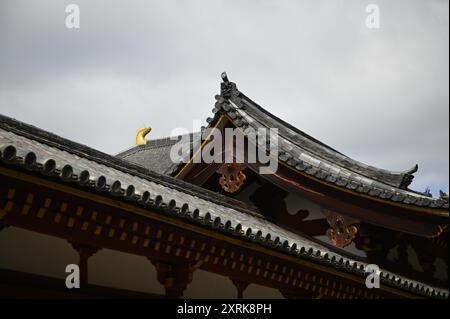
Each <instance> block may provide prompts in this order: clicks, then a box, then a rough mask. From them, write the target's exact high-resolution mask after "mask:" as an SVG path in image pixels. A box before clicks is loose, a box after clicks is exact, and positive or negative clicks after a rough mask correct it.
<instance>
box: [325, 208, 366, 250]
mask: <svg viewBox="0 0 450 319" xmlns="http://www.w3.org/2000/svg"><path fill="white" fill-rule="evenodd" d="M323 213H324V214H325V216H326V218H327V222H328V224H329V225H330V226H331V228H329V229H328V230H327V232H326V234H327V237H328V239H329V240H330V242H331V243H332V244H333V245H334V246H336V247H339V248H344V247H346V246H348V245H350V244H351V243H352V242H353V240H354V239H355V237H356V234H357V233H358V228H356V226H355V225H354V224H357V223H359V220H357V219H353V218H350V217H347V216H344V215H340V214H338V213H335V212H332V211H328V210H324V211H323Z"/></svg>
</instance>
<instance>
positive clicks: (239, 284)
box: [230, 278, 250, 299]
mask: <svg viewBox="0 0 450 319" xmlns="http://www.w3.org/2000/svg"><path fill="white" fill-rule="evenodd" d="M230 279H231V281H232V282H233V285H234V286H235V287H236V289H237V299H243V298H244V290H245V289H247V287H248V285H249V284H250V283H249V282H246V281H242V280H239V279H234V278H230Z"/></svg>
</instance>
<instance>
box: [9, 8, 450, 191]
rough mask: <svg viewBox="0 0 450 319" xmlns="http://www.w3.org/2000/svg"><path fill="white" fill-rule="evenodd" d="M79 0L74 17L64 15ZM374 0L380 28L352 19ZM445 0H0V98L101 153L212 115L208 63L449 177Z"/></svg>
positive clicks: (273, 108)
mask: <svg viewBox="0 0 450 319" xmlns="http://www.w3.org/2000/svg"><path fill="white" fill-rule="evenodd" d="M69 3H77V4H79V6H80V9H81V29H79V30H68V29H66V28H65V25H64V19H65V12H64V9H65V6H66V5H67V4H69ZM368 3H377V4H378V5H379V6H380V10H381V29H378V30H370V29H367V28H366V27H365V25H364V21H365V18H366V12H365V7H366V5H367V4H368ZM448 26H449V19H448V2H447V1H419V0H418V1H395V2H394V1H367V2H366V1H356V0H355V1H312V0H310V1H293V0H291V1H287V0H286V1H256V0H253V1H236V0H231V1H230V0H228V1H206V0H204V1H193V0H190V1H126V2H124V1H95V2H94V1H87V0H83V1H82V0H72V1H58V0H53V1H44V0H41V1H17V0H3V1H1V2H0V112H1V113H2V114H5V115H9V116H12V117H15V118H17V119H20V120H22V121H25V122H28V123H31V124H34V125H36V126H38V127H41V128H43V129H46V130H49V131H53V132H55V133H57V134H60V135H62V136H64V137H67V138H70V139H73V140H75V141H78V142H81V143H84V144H87V145H89V146H92V147H94V148H98V149H100V150H103V151H106V152H108V153H112V154H114V153H117V152H119V151H121V150H124V149H126V148H129V147H131V146H132V142H133V135H134V131H135V130H136V128H138V127H141V126H142V125H150V126H151V127H152V128H153V131H152V133H151V136H152V137H161V136H165V135H168V134H170V132H171V130H172V129H173V128H175V127H186V128H191V126H192V120H193V119H202V120H204V119H206V117H208V116H210V115H211V109H212V107H213V104H214V98H213V96H214V95H215V94H217V92H218V89H219V75H220V73H221V72H222V71H223V70H226V71H227V72H228V75H229V77H230V79H231V80H232V81H235V82H236V83H237V85H238V87H239V88H240V89H241V90H242V91H243V92H245V93H246V94H247V95H248V96H250V97H251V98H253V99H254V100H255V101H256V102H258V103H260V104H261V105H262V106H264V107H266V108H267V109H268V110H269V111H270V112H272V113H274V114H276V115H278V116H279V117H281V118H283V119H285V120H286V121H288V122H290V123H292V124H293V125H295V126H297V127H298V128H300V129H302V130H304V131H305V132H307V133H309V134H310V135H313V136H314V137H316V138H318V139H320V140H322V141H323V142H325V143H327V144H329V145H331V146H332V147H334V148H336V149H338V150H340V151H341V152H343V153H345V154H347V155H349V156H351V157H353V158H355V159H358V160H360V161H362V162H365V163H368V164H371V165H374V166H378V167H382V168H387V169H394V170H403V169H407V168H409V167H411V166H413V164H415V163H416V162H417V163H418V164H419V166H420V170H419V172H418V173H417V174H416V175H417V177H416V180H415V182H414V184H413V187H414V188H416V189H418V190H423V189H424V188H425V187H426V186H428V185H429V186H431V187H432V190H433V192H434V193H436V192H437V191H438V189H440V188H442V189H445V190H448V175H449V171H448V167H449V159H448V158H449V156H448V154H449V146H448V143H449V122H448V121H449V120H448V117H449V93H448V86H449V81H448V78H449V77H448V76H449V74H448V67H449V65H448V55H449V50H448V44H449V42H448V37H449V29H448Z"/></svg>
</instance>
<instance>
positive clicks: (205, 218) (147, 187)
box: [0, 116, 448, 298]
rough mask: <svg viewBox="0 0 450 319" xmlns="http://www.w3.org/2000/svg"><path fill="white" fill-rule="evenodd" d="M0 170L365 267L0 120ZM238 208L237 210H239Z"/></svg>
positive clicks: (385, 277) (222, 201) (413, 285)
mask: <svg viewBox="0 0 450 319" xmlns="http://www.w3.org/2000/svg"><path fill="white" fill-rule="evenodd" d="M0 165H2V166H8V167H11V168H14V169H20V170H28V171H34V172H36V173H39V174H42V176H43V177H44V178H53V179H55V178H56V179H57V180H59V181H60V182H61V183H72V184H74V185H77V186H78V187H83V188H85V189H86V190H88V191H92V192H98V193H100V194H103V195H104V196H114V198H116V199H117V198H121V199H122V200H124V201H130V202H135V203H136V204H137V205H141V206H142V207H148V208H149V209H152V210H155V211H159V212H160V213H161V214H170V215H172V216H173V217H174V218H179V219H182V220H186V221H188V222H191V223H198V224H201V225H203V226H205V227H210V228H211V229H213V230H215V231H218V232H222V233H225V234H227V235H229V236H234V237H237V238H240V239H242V240H245V241H251V242H255V243H258V244H260V245H263V246H265V247H268V248H270V249H273V250H276V251H279V252H283V253H285V254H289V255H291V256H295V257H297V258H301V259H307V260H310V261H312V262H315V263H319V264H323V265H328V266H330V267H334V268H336V269H339V270H340V271H343V272H348V273H353V274H355V275H358V276H365V275H367V274H366V273H365V271H364V268H365V266H366V264H365V263H364V262H362V261H359V260H357V259H355V258H350V257H348V256H346V255H343V254H342V253H338V252H335V251H333V250H330V249H329V248H327V247H325V246H323V245H321V244H319V243H316V242H314V241H312V240H310V239H308V238H307V237H305V236H301V235H299V234H295V233H292V232H290V231H287V230H285V229H283V228H281V227H279V226H277V225H275V224H273V223H272V222H270V221H268V220H267V219H265V218H263V217H262V216H260V215H259V214H258V212H252V211H250V210H249V209H246V208H245V205H244V204H243V203H240V202H237V201H234V202H233V200H232V199H230V198H228V197H225V196H221V195H219V194H216V193H213V192H209V191H207V190H204V189H202V188H200V187H196V186H195V185H191V184H188V183H185V182H183V181H180V180H177V179H175V178H171V177H168V176H165V175H162V174H157V173H154V172H151V171H149V170H147V169H145V168H142V167H139V166H136V165H133V164H130V163H129V162H126V161H123V160H121V159H119V158H117V157H114V156H109V155H107V154H104V153H101V152H99V151H96V150H93V149H90V148H88V147H86V146H83V145H80V144H77V143H74V142H72V141H69V140H66V139H63V138H61V137H58V136H56V135H53V134H50V133H48V132H45V131H42V130H40V129H37V128H35V127H31V126H28V125H26V124H24V123H20V122H17V121H15V120H13V119H10V118H7V117H4V116H0ZM239 203H240V204H239ZM381 282H382V283H383V284H386V285H389V286H393V287H397V288H399V289H402V290H405V291H410V292H412V293H415V294H418V295H422V296H429V297H438V298H447V297H448V290H445V289H439V288H435V287H432V286H429V285H426V284H422V283H418V282H416V281H414V280H410V279H407V278H404V277H402V276H398V275H396V274H394V273H391V272H388V271H384V270H383V271H382V273H381Z"/></svg>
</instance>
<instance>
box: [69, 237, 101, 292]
mask: <svg viewBox="0 0 450 319" xmlns="http://www.w3.org/2000/svg"><path fill="white" fill-rule="evenodd" d="M69 243H70V245H72V247H73V249H75V250H76V251H77V253H78V256H79V261H78V267H80V286H81V288H83V287H86V286H87V285H88V283H89V270H88V259H89V257H91V256H92V255H94V254H95V253H96V252H97V251H99V250H100V248H97V247H93V246H89V245H83V244H80V243H76V242H72V241H69Z"/></svg>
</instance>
